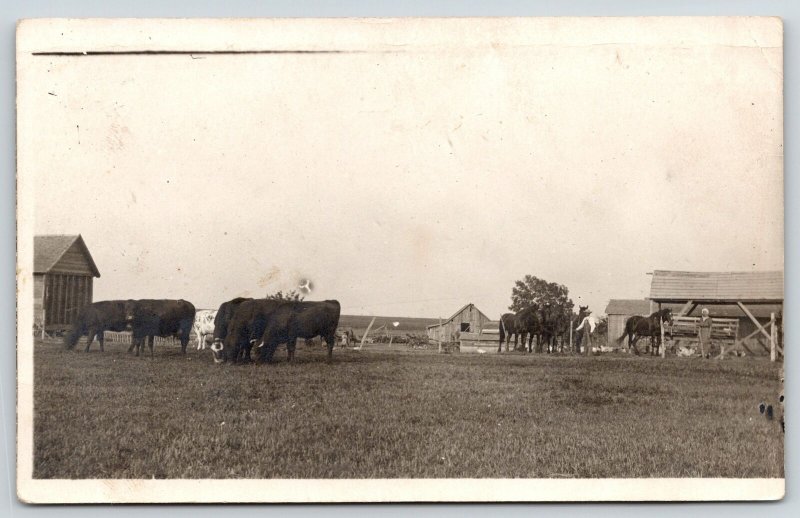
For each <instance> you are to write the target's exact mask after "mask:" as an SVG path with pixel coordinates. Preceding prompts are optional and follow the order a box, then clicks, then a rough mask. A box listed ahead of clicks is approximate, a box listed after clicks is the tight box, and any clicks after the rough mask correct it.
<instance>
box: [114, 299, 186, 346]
mask: <svg viewBox="0 0 800 518" xmlns="http://www.w3.org/2000/svg"><path fill="white" fill-rule="evenodd" d="M194 313H195V309H194V306H193V305H192V303H191V302H187V301H185V300H153V299H144V300H129V301H127V302H126V304H125V319H126V320H127V321H128V323H129V324H130V326H131V329H132V330H133V340H132V341H131V346H130V347H129V348H128V352H131V350H133V348H134V347H135V348H136V356H139V351H140V350H143V349H144V341H145V339H147V343H148V345H149V346H150V357H151V358H152V356H153V338H154V337H156V336H161V337H166V336H174V337H176V338H178V339H179V340H180V341H181V352H182V353H184V354H186V345H187V344H188V343H189V333H190V332H191V330H192V325H193V324H194Z"/></svg>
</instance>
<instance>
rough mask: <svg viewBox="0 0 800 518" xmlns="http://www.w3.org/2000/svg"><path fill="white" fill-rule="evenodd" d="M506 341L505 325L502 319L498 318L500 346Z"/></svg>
mask: <svg viewBox="0 0 800 518" xmlns="http://www.w3.org/2000/svg"><path fill="white" fill-rule="evenodd" d="M505 339H506V323H505V321H504V320H503V317H500V344H501V345H502V344H503V342H504V341H505Z"/></svg>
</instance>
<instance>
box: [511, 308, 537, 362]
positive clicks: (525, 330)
mask: <svg viewBox="0 0 800 518" xmlns="http://www.w3.org/2000/svg"><path fill="white" fill-rule="evenodd" d="M514 316H515V321H516V326H517V327H516V329H517V333H519V334H521V335H522V347H523V348H524V347H525V341H526V340H527V342H528V352H529V353H530V352H533V337H534V335H538V333H539V332H540V330H541V327H542V322H541V320H540V319H539V312H538V311H537V308H536V306H529V307H527V308H525V309H523V310H521V311H520V312H518V313H517V314H516V315H514Z"/></svg>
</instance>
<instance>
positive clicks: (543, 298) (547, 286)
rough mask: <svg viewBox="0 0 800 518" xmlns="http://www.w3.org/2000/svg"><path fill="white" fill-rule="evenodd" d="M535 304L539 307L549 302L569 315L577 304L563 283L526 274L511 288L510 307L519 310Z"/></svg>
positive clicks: (512, 309)
mask: <svg viewBox="0 0 800 518" xmlns="http://www.w3.org/2000/svg"><path fill="white" fill-rule="evenodd" d="M534 304H535V305H537V306H539V307H542V306H544V305H545V304H549V305H550V306H553V307H555V308H558V309H559V311H560V312H563V314H564V315H565V316H567V317H568V316H569V315H571V314H572V308H573V307H574V306H575V304H573V302H572V299H570V298H569V289H568V288H567V287H566V286H564V285H563V284H558V283H555V282H547V281H546V280H544V279H539V278H538V277H535V276H533V275H526V276H525V278H524V279H522V280H521V281H517V282H515V283H514V288H513V289H512V290H511V305H510V306H509V307H508V309H510V310H511V311H514V312H517V311H520V310H522V309H524V308H526V307H528V306H531V305H534Z"/></svg>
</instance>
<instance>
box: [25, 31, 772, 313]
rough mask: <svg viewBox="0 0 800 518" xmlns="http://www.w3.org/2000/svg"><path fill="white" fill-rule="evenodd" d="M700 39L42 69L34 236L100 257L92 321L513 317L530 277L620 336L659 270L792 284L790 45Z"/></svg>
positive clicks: (495, 37)
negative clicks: (135, 311)
mask: <svg viewBox="0 0 800 518" xmlns="http://www.w3.org/2000/svg"><path fill="white" fill-rule="evenodd" d="M686 25H687V27H688V29H687V31H688V32H687V34H681V33H676V32H675V30H674V27H672V26H671V27H669V28H667V27H660V26H659V25H658V24H655V25H654V26H652V27H650V28H649V29H648V30H647V31H646V32H647V34H649V36H648V38H649V39H648V40H647V41H644V42H639V41H637V39H636V38H635V37H634V38H630V37H629V38H619V39H617V41H613V40H609V39H608V36H607V35H606V36H598V37H597V39H596V41H594V40H591V37H587V36H586V34H585V33H581V31H575V35H574V36H570V35H567V36H564V32H563V31H561V32H560V33H559V38H560V39H559V40H558V41H559V42H560V44H558V45H548V44H541V43H539V44H535V45H534V44H531V45H525V44H515V45H508V46H503V45H502V44H498V42H500V43H502V42H503V38H504V37H506V36H508V34H507V33H506V32H503V30H499V29H498V30H495V31H494V32H493V33H492V35H491V38H488V37H487V38H486V39H484V40H481V39H480V38H478V39H477V41H476V42H475V44H474V45H469V46H464V47H459V46H458V45H457V43H458V41H459V39H458V34H459V33H458V32H455V31H450V32H447V31H444V36H442V38H443V39H444V40H446V41H450V42H451V43H453V45H452V46H450V47H449V48H447V50H446V51H445V50H437V49H435V48H434V49H426V48H425V47H424V46H413V45H411V43H413V42H415V41H417V40H418V38H417V37H416V36H415V35H414V34H412V33H410V32H406V33H405V35H403V34H404V33H403V31H402V30H400V31H398V32H399V34H400V36H398V38H400V39H402V38H403V37H405V38H406V39H407V40H408V41H409V42H410V46H409V48H402V49H401V50H397V51H392V52H363V53H354V54H299V55H298V54H288V55H287V54H268V55H236V56H231V55H203V56H194V57H193V56H189V55H177V56H175V55H173V56H152V55H129V56H114V57H109V56H87V57H38V58H35V59H32V60H31V61H30V63H31V65H30V68H29V69H27V71H26V73H25V74H23V75H22V76H21V84H22V85H23V86H24V88H26V97H24V99H23V101H24V103H30V104H23V106H33V105H35V106H36V109H35V110H34V109H31V110H29V111H28V112H26V113H30V114H31V115H30V117H29V118H27V119H25V120H23V122H24V124H23V126H25V127H23V131H22V133H21V137H22V138H32V137H25V136H26V135H35V142H34V144H35V147H36V150H37V153H36V158H35V161H34V162H33V163H34V164H35V167H34V169H35V171H33V172H32V173H31V174H35V177H36V181H35V225H34V226H35V232H36V233H37V234H45V233H70V234H72V233H76V234H77V233H80V234H82V235H83V237H84V239H85V241H86V243H87V245H88V246H89V249H90V250H91V253H92V255H93V257H94V259H95V262H96V263H97V265H98V267H99V269H100V272H101V274H102V277H101V278H100V279H96V280H95V300H103V299H110V298H145V297H147V298H151V297H152V298H185V299H187V300H190V301H192V302H193V303H194V304H195V305H196V306H197V307H198V308H201V307H202V308H205V307H216V306H218V305H219V304H220V303H222V302H224V301H225V300H228V299H230V298H232V297H235V296H238V295H250V296H262V295H264V294H265V293H267V292H273V291H276V290H278V289H284V290H286V289H291V288H293V287H295V286H297V284H298V282H299V281H300V280H301V279H304V278H307V279H310V280H311V281H312V282H313V285H314V290H313V292H312V293H311V295H310V296H309V299H314V300H317V299H331V298H333V299H338V300H339V301H340V302H341V304H342V310H343V312H344V313H348V314H379V315H392V316H424V317H438V316H442V317H446V316H449V315H450V314H451V313H453V312H454V311H455V310H456V309H458V308H459V307H460V306H461V305H463V304H466V303H467V302H474V303H475V304H477V306H478V307H479V308H480V309H481V310H482V311H484V312H485V313H486V314H487V315H489V316H490V317H492V318H498V317H499V315H500V314H501V313H503V312H505V311H507V307H508V306H509V304H510V302H511V301H510V297H511V288H512V286H513V283H514V281H515V280H516V279H520V278H522V277H523V276H524V275H525V274H532V275H536V276H538V277H541V278H544V279H546V280H548V281H556V282H559V283H562V284H565V285H566V286H567V287H568V288H569V290H570V295H571V297H572V298H573V300H574V301H575V302H576V303H583V304H589V305H590V307H591V309H592V310H593V311H594V312H595V313H596V314H600V313H602V312H603V310H604V309H605V305H606V303H607V301H608V299H610V298H641V297H645V296H647V294H648V291H649V282H650V277H648V276H647V275H646V273H647V272H650V271H652V270H653V269H679V270H768V269H782V268H783V174H782V160H783V148H782V115H781V113H782V97H781V83H782V65H781V49H780V32H779V26H778V33H777V38H778V39H777V42H778V43H777V45H776V44H775V43H774V41H773V42H772V43H769V42H766V43H765V42H764V41H756V40H757V39H759V38H761V39H762V40H763V36H752V35H751V36H752V38H750V37H749V36H748V37H743V36H741V34H743V32H742V31H741V30H740V29H741V28H740V27H737V28H736V30H731V31H727V32H726V30H727V29H726V28H725V27H724V26H723V27H722V28H720V27H714V28H713V30H715V31H718V32H716V33H714V34H715V35H717V36H719V34H720V32H719V31H721V34H722V36H719V37H717V36H715V37H714V38H710V39H709V41H705V42H703V43H702V44H700V43H697V44H695V43H691V42H692V41H695V40H697V41H700V40H702V38H701V37H698V36H697V35H698V33H699V34H701V36H702V32H703V30H704V26H703V24H698V23H693V24H688V23H687V24H686ZM765 27H766V28H765ZM758 29H759V30H760V31H761V32H759V31H755V32H756V33H757V34H768V35H772V36H775V27H774V24H773V26H772V27H769V26H768V25H767V26H764V25H763V24H762V25H759V26H758ZM428 30H431V29H430V27H429V28H428ZM709 30H710V29H709ZM546 31H547V29H546V27H544V28H541V31H540V32H539V33H537V37H538V38H540V39H544V40H546V39H547V38H548V33H547V32H546ZM659 31H661V32H659ZM476 32H480V31H476ZM513 36H514V37H518V36H519V35H518V34H514V35H513ZM448 38H449V39H448ZM564 38H566V40H565V39H564ZM570 38H573V39H574V40H575V44H574V45H572V44H570V41H571V40H570ZM587 38H588V41H587ZM659 38H661V39H660V40H659ZM692 38H694V40H693V39H692ZM698 38H699V39H698ZM740 40H741V41H740ZM654 41H655V43H654ZM687 41H689V43H687ZM195 57H197V58H200V59H194V58H195ZM24 116H25V114H24V113H21V117H24ZM26 125H27V126H26ZM26 131H29V133H26ZM28 163H31V162H28Z"/></svg>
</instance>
